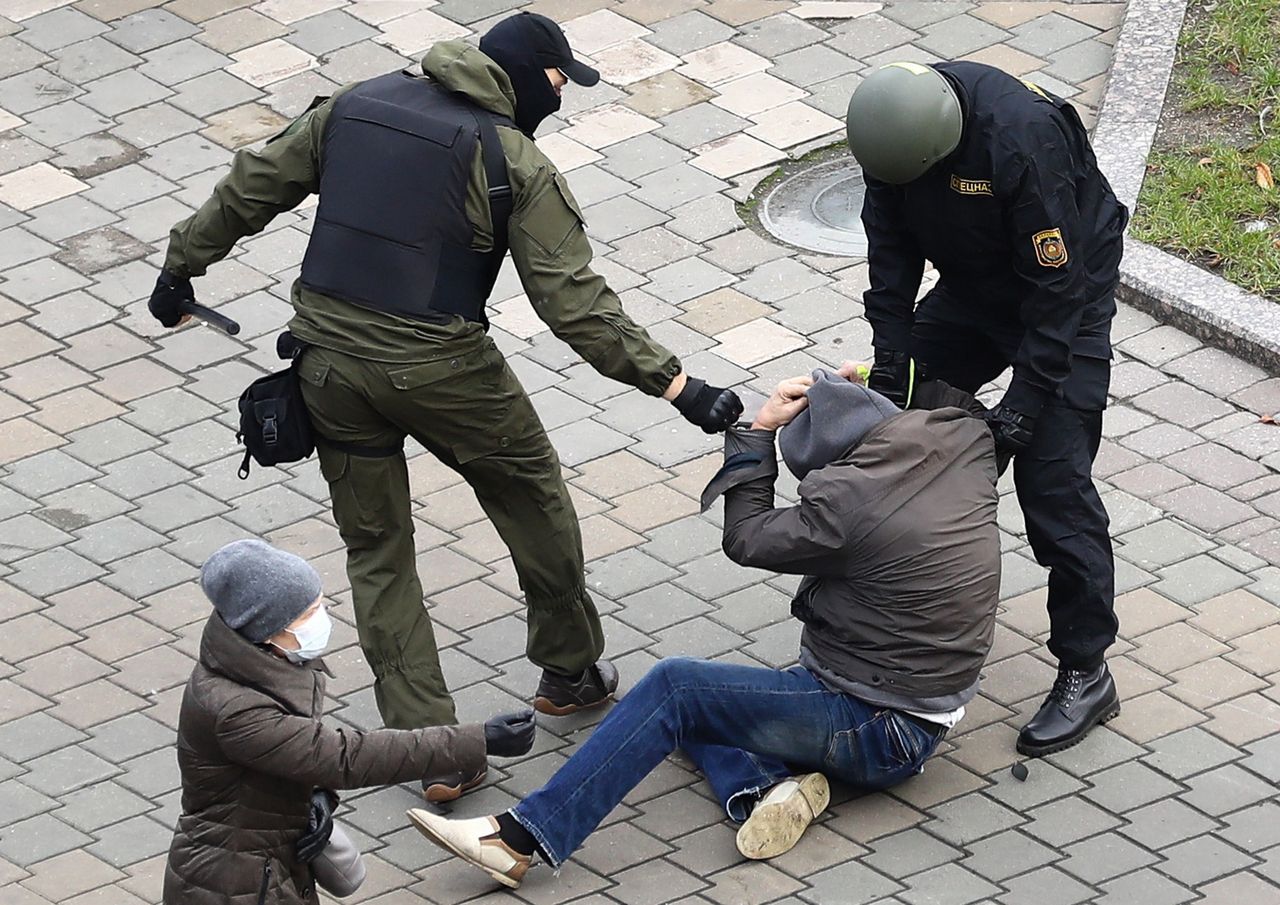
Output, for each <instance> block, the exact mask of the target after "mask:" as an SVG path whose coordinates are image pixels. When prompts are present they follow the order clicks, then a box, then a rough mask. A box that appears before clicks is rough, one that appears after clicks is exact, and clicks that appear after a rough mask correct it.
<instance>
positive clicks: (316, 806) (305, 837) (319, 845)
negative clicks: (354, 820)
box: [293, 789, 338, 864]
mask: <svg viewBox="0 0 1280 905" xmlns="http://www.w3.org/2000/svg"><path fill="white" fill-rule="evenodd" d="M337 806H338V796H337V794H336V793H334V792H330V791H329V790H328V789H316V790H315V791H314V792H312V793H311V816H310V817H309V818H308V819H307V831H306V832H305V833H303V834H302V835H301V836H299V837H298V841H297V842H295V843H294V844H293V853H294V854H295V855H296V856H297V858H298V860H299V861H301V862H302V863H303V864H306V863H307V862H309V861H312V860H314V859H315V858H316V856H317V855H319V854H320V853H321V852H322V851H324V848H325V846H326V845H328V844H329V837H330V836H331V835H333V811H334V809H335V808H336V807H337Z"/></svg>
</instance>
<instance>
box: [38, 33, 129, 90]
mask: <svg viewBox="0 0 1280 905" xmlns="http://www.w3.org/2000/svg"><path fill="white" fill-rule="evenodd" d="M50 55H51V56H52V57H53V61H52V62H50V63H49V64H48V69H49V71H50V72H52V73H53V74H54V75H56V76H59V77H60V78H64V79H66V80H67V81H69V82H71V83H73V84H76V85H83V84H85V83H86V82H91V81H93V80H94V79H97V78H101V77H102V76H104V75H108V74H110V73H112V72H119V71H120V70H121V69H127V68H129V67H130V66H134V65H136V64H138V63H140V62H142V59H141V58H140V57H138V56H136V55H135V54H132V53H129V52H128V51H127V50H124V49H123V48H121V47H117V46H116V45H115V44H112V43H111V42H110V41H107V40H105V39H104V38H101V37H92V38H89V39H87V40H84V41H79V42H76V43H73V44H69V45H66V46H63V47H60V48H58V49H57V50H54V51H52V52H51V54H50Z"/></svg>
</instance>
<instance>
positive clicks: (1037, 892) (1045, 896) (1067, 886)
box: [1000, 866, 1097, 905]
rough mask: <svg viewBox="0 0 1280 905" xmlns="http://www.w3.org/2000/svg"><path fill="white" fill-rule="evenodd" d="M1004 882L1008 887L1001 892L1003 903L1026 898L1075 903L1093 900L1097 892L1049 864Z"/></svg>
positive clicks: (1042, 904)
mask: <svg viewBox="0 0 1280 905" xmlns="http://www.w3.org/2000/svg"><path fill="white" fill-rule="evenodd" d="M1004 886H1005V887H1006V888H1007V889H1008V890H1009V892H1008V893H1006V894H1005V895H1003V896H1000V901H1001V902H1003V903H1004V905H1019V903H1025V902H1028V901H1033V902H1036V903H1037V905H1077V903H1079V902H1086V901H1092V900H1093V898H1094V897H1095V896H1096V895H1097V893H1096V892H1095V891H1094V890H1093V889H1090V888H1089V887H1088V886H1085V885H1084V884H1083V883H1081V882H1080V881H1079V880H1076V879H1074V878H1073V877H1070V876H1068V875H1067V874H1065V873H1063V872H1062V871H1060V870H1058V869H1057V868H1055V867H1052V866H1050V867H1042V868H1040V869H1039V870H1034V871H1032V872H1031V873H1029V874H1024V875H1023V876H1021V877H1015V878H1014V879H1012V880H1007V881H1006V882H1005V883H1004Z"/></svg>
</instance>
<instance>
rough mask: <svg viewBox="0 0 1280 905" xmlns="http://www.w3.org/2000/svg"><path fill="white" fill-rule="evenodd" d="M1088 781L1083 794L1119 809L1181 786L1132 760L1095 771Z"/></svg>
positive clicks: (1122, 810) (1110, 807)
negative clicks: (1088, 786)
mask: <svg viewBox="0 0 1280 905" xmlns="http://www.w3.org/2000/svg"><path fill="white" fill-rule="evenodd" d="M1160 741H1163V739H1161V740H1160ZM1089 782H1090V784H1091V785H1092V788H1091V789H1089V790H1088V791H1086V792H1085V793H1084V795H1085V797H1086V798H1088V799H1089V800H1091V801H1092V802H1094V803H1095V804H1097V805H1099V806H1101V807H1104V808H1107V809H1108V810H1114V811H1119V812H1121V813H1123V812H1125V811H1130V810H1132V809H1134V808H1136V807H1141V806H1142V805H1146V804H1150V803H1151V802H1153V801H1157V800H1158V799H1161V798H1167V797H1169V796H1171V795H1176V794H1177V793H1178V792H1180V791H1181V790H1182V787H1181V786H1179V785H1178V784H1177V783H1175V782H1172V781H1170V780H1169V779H1166V778H1165V777H1164V776H1161V775H1160V774H1159V773H1157V772H1156V771H1155V770H1152V769H1151V768H1150V767H1147V766H1144V765H1143V764H1141V763H1138V762H1136V761H1129V762H1127V763H1123V764H1119V765H1117V766H1115V767H1112V768H1110V769H1108V770H1103V771H1102V772H1100V773H1095V774H1094V775H1093V776H1090V777H1089Z"/></svg>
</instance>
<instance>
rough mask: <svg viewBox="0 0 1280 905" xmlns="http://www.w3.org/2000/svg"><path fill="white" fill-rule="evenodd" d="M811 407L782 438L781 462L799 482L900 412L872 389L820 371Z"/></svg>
mask: <svg viewBox="0 0 1280 905" xmlns="http://www.w3.org/2000/svg"><path fill="white" fill-rule="evenodd" d="M807 395H808V398H809V404H808V405H807V406H806V407H805V409H804V411H802V412H801V413H800V414H798V415H796V417H795V420H793V421H792V422H791V423H790V424H788V425H787V426H786V427H784V428H783V429H782V431H781V433H780V434H779V435H778V447H779V448H780V449H781V450H782V461H783V462H785V463H786V465H787V468H788V469H790V471H791V473H792V474H793V475H795V476H796V478H797V479H799V480H804V476H805V475H807V474H808V473H809V472H811V471H813V469H815V468H825V467H826V466H828V465H830V464H831V463H832V462H834V461H835V460H836V459H838V458H839V457H840V456H842V455H844V454H845V453H847V452H848V451H849V450H851V449H852V448H853V447H855V446H857V445H858V443H859V442H860V441H861V440H862V438H863V437H865V436H866V435H867V432H868V431H869V430H871V428H873V427H875V426H876V425H877V424H879V423H880V422H881V421H883V420H884V419H886V418H888V417H891V416H893V415H896V414H898V413H899V412H900V411H901V410H900V409H899V408H898V407H897V406H896V405H894V404H893V403H892V402H890V401H889V400H888V399H885V398H884V397H883V396H881V395H880V394H879V393H877V392H875V391H874V390H869V389H867V388H866V387H865V386H862V385H861V384H857V383H853V382H851V381H848V380H845V379H844V378H843V377H841V376H840V375H839V374H833V373H831V372H830V371H827V370H824V369H822V368H818V369H817V370H815V371H814V372H813V386H811V387H809V392H808V394H807Z"/></svg>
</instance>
